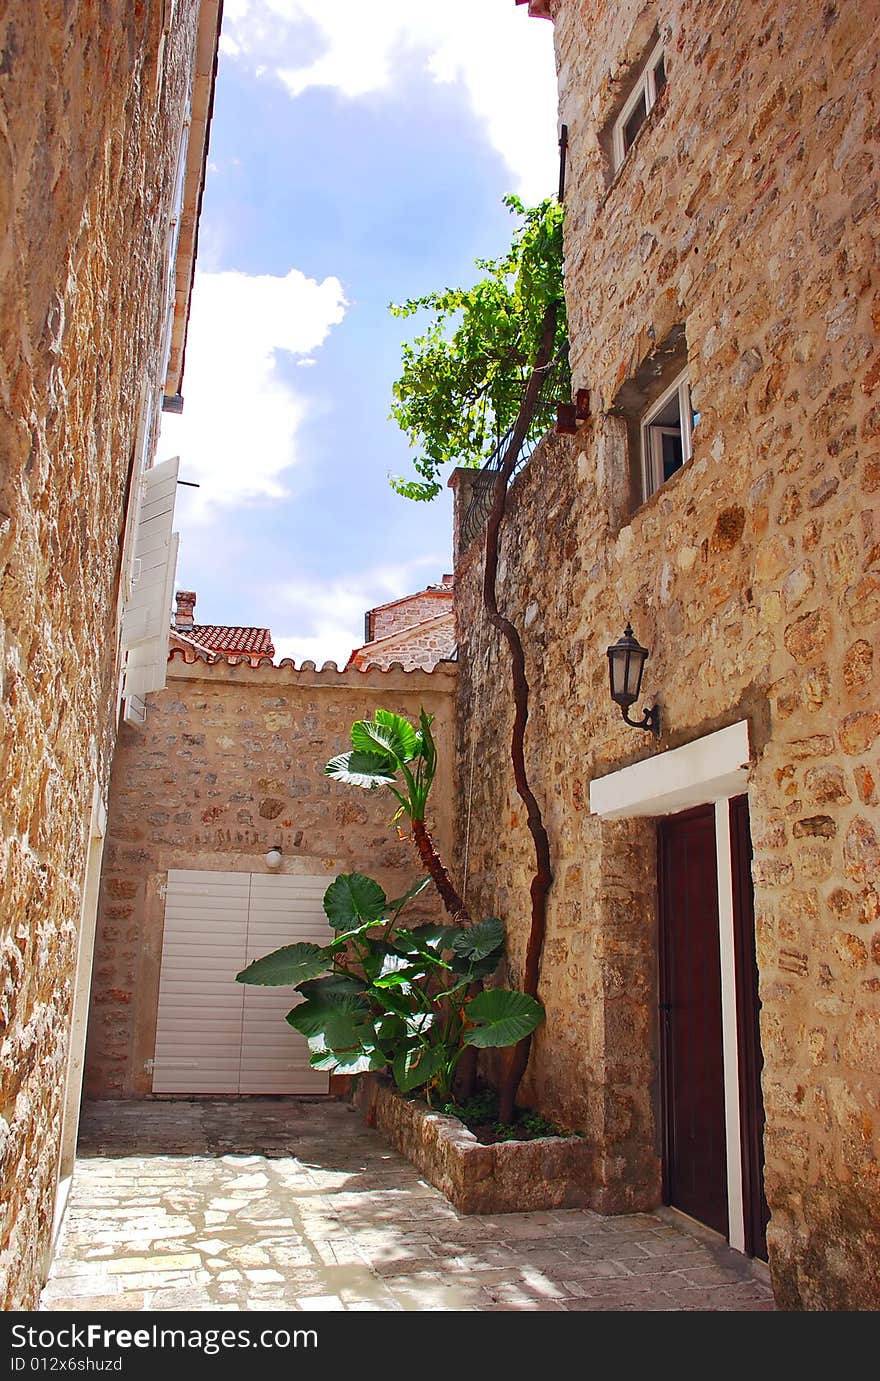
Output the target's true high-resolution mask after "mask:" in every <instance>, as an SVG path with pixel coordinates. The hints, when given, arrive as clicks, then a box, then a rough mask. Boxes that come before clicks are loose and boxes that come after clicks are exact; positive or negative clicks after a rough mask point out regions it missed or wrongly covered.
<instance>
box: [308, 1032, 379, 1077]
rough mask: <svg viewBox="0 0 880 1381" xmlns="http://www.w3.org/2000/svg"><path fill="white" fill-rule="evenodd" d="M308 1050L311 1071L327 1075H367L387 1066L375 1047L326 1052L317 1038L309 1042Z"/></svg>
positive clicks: (325, 1048) (358, 1047)
mask: <svg viewBox="0 0 880 1381" xmlns="http://www.w3.org/2000/svg"><path fill="white" fill-rule="evenodd" d="M309 1050H310V1052H311V1054H310V1055H309V1064H310V1065H311V1066H312V1069H322V1070H326V1071H327V1073H328V1074H368V1073H370V1071H372V1070H377V1069H385V1068H386V1066H387V1064H388V1061H387V1060H386V1058H385V1056H384V1055H383V1054H382V1051H381V1050H378V1049H376V1047H375V1046H373V1047H371V1048H369V1049H366V1050H365V1049H363V1048H362V1047H360V1046H357V1047H353V1048H352V1049H351V1050H328V1049H327V1047H326V1046H325V1045H323V1044H322V1042H321V1038H320V1037H319V1036H316V1037H313V1039H312V1040H310V1041H309Z"/></svg>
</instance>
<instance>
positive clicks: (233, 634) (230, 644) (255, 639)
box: [174, 623, 275, 657]
mask: <svg viewBox="0 0 880 1381" xmlns="http://www.w3.org/2000/svg"><path fill="white" fill-rule="evenodd" d="M174 631H175V632H177V633H185V636H186V637H187V638H190V639H192V641H193V642H196V643H198V644H199V645H200V646H201V647H204V648H207V649H208V651H210V652H225V653H248V654H250V655H254V654H257V655H258V656H260V657H274V655H275V648H274V646H273V644H272V633H271V630H270V629H268V628H243V627H240V626H236V625H227V624H216V623H194V624H193V626H192V628H187V629H185V630H184V629H175V630H174Z"/></svg>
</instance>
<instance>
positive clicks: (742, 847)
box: [730, 796, 770, 1261]
mask: <svg viewBox="0 0 880 1381" xmlns="http://www.w3.org/2000/svg"><path fill="white" fill-rule="evenodd" d="M730 861H731V865H732V871H733V952H734V961H735V965H736V1024H737V1042H738V1051H737V1054H738V1058H739V1111H740V1125H741V1128H742V1171H743V1215H744V1225H745V1237H746V1251H747V1252H748V1254H749V1256H758V1257H760V1258H761V1260H762V1261H766V1260H767V1223H768V1221H769V1218H770V1210H769V1209H768V1207H767V1198H766V1196H765V1194H764V1100H763V1096H762V1093H761V1070H762V1069H763V1067H764V1058H763V1055H762V1054H761V1032H760V1026H759V1020H758V1017H759V1013H760V1010H761V1002H760V998H759V997H758V964H757V960H756V957H755V905H754V893H753V890H752V870H751V863H752V840H751V834H750V831H749V803H748V798H747V797H746V796H737V797H735V798H734V800H732V801H731V803H730Z"/></svg>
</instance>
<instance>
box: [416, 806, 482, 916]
mask: <svg viewBox="0 0 880 1381" xmlns="http://www.w3.org/2000/svg"><path fill="white" fill-rule="evenodd" d="M412 837H413V841H414V843H415V846H416V848H417V849H418V851H419V858H420V859H421V860H422V863H423V864H424V866H425V870H426V872H427V873H428V874H429V875H430V877H431V880H432V881H433V883H434V886H435V887H436V888H437V891H438V892H439V893H440V896H441V897H442V898H443V905H444V906H445V907H446V910H447V911H448V912H449V914H450V916H451V917H452V919H453V920H454V921H456V922H458V923H459V924H460V925H470V923H471V917H470V912H469V911H468V909H467V907H466V906H465V904H464V902H463V901H462V899H461V897H460V896H459V895H458V892H457V891H456V889H455V887H454V886H453V883H452V879H451V878H450V876H449V873H448V872H447V870H446V865H445V864H444V862H443V860H442V858H441V857H440V855H439V854H438V852H437V850H436V849H435V848H434V841H433V840H432V838H431V836H430V834H429V833H428V831H427V830H426V829H425V822H424V820H413V821H412Z"/></svg>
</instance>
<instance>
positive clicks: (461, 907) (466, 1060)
mask: <svg viewBox="0 0 880 1381" xmlns="http://www.w3.org/2000/svg"><path fill="white" fill-rule="evenodd" d="M411 823H412V837H413V842H414V843H415V846H416V848H417V849H418V851H419V858H420V859H421V860H422V863H423V864H424V866H425V868H426V869H427V871H428V873H429V875H430V877H431V879H432V881H433V883H434V886H435V887H436V888H437V891H438V892H439V893H440V896H441V897H442V898H443V905H444V906H445V907H446V910H447V911H448V912H449V914H450V916H451V917H452V919H453V920H454V921H455V922H456V923H457V924H459V925H470V924H471V915H470V912H469V911H468V909H467V907H466V906H465V904H464V902H463V901H462V899H461V897H460V896H459V895H458V892H457V891H456V890H455V887H454V885H453V882H452V879H451V878H450V876H449V873H448V872H447V871H446V866H445V864H444V862H443V860H442V858H441V857H440V855H439V854H438V852H437V850H436V849H435V848H434V841H433V840H432V838H431V836H430V834H429V833H428V831H427V830H426V828H425V822H424V820H412V821H411ZM481 987H482V984H481V983H472V984H471V986H470V988H468V997H474V996H475V995H476V994H477V993H478V992H479V991H480V989H481ZM477 1054H478V1052H477V1048H476V1046H474V1045H468V1046H466V1047H465V1049H464V1052H463V1053H462V1056H461V1059H460V1060H459V1062H458V1068H457V1070H456V1072H455V1092H456V1097H458V1098H460V1099H462V1100H464V1099H466V1098H471V1097H473V1094H474V1091H475V1089H476V1084H477Z"/></svg>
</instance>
